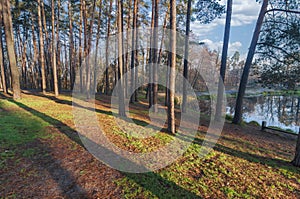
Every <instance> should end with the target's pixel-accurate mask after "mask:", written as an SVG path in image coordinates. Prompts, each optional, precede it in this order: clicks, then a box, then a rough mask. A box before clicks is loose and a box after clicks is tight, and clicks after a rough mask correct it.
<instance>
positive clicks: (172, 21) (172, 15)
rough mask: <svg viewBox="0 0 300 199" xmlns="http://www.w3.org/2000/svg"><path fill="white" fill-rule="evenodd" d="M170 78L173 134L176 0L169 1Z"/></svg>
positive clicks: (172, 127) (169, 115)
mask: <svg viewBox="0 0 300 199" xmlns="http://www.w3.org/2000/svg"><path fill="white" fill-rule="evenodd" d="M170 25H171V34H170V36H171V38H170V56H171V57H170V77H169V102H168V131H169V132H170V133H173V134H175V131H176V129H175V110H174V109H175V105H174V97H175V69H176V0H171V1H170Z"/></svg>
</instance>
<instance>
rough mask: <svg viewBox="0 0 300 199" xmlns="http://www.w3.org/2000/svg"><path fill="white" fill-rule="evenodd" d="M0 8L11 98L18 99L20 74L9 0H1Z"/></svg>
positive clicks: (19, 94) (19, 95) (19, 96)
mask: <svg viewBox="0 0 300 199" xmlns="http://www.w3.org/2000/svg"><path fill="white" fill-rule="evenodd" d="M0 10H2V14H3V23H4V29H5V38H6V46H7V54H8V59H9V65H10V71H11V78H12V88H13V98H14V99H20V98H21V89H20V74H19V70H18V67H17V60H16V53H15V48H14V36H13V27H12V20H11V12H10V2H9V0H4V1H1V3H0Z"/></svg>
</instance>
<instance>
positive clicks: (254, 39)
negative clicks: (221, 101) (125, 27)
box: [232, 0, 268, 124]
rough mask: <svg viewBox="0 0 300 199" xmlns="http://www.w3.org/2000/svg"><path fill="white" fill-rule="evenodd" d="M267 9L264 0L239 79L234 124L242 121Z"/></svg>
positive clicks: (266, 0)
mask: <svg viewBox="0 0 300 199" xmlns="http://www.w3.org/2000/svg"><path fill="white" fill-rule="evenodd" d="M267 7H268V0H264V1H263V4H262V6H261V10H260V13H259V16H258V19H257V22H256V27H255V31H254V33H253V37H252V41H251V44H250V48H249V52H248V55H247V59H246V62H245V66H244V70H243V74H242V78H241V82H240V86H239V92H238V96H237V99H236V105H235V113H234V118H233V121H232V122H233V123H234V124H239V123H241V120H242V105H243V98H244V95H245V91H246V86H247V82H248V76H249V72H250V67H251V64H252V60H253V57H254V53H255V48H256V44H257V41H258V38H259V33H260V30H261V27H262V24H263V20H264V16H265V13H266V11H267Z"/></svg>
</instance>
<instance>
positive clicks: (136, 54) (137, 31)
mask: <svg viewBox="0 0 300 199" xmlns="http://www.w3.org/2000/svg"><path fill="white" fill-rule="evenodd" d="M138 13H139V7H137V17H138ZM136 25H137V27H136V39H135V46H136V50H135V67H134V76H135V77H134V83H135V86H134V87H135V88H137V87H138V79H139V50H138V45H139V25H138V19H137V24H136ZM134 100H135V102H138V101H139V100H138V88H137V89H136V90H135V91H134Z"/></svg>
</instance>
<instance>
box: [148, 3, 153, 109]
mask: <svg viewBox="0 0 300 199" xmlns="http://www.w3.org/2000/svg"><path fill="white" fill-rule="evenodd" d="M154 18H155V2H154V0H152V17H151V33H150V49H149V61H148V67H149V82H153V67H152V61H153V30H154ZM147 92H148V96H149V108H151V107H152V105H153V83H150V84H148V91H147Z"/></svg>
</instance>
